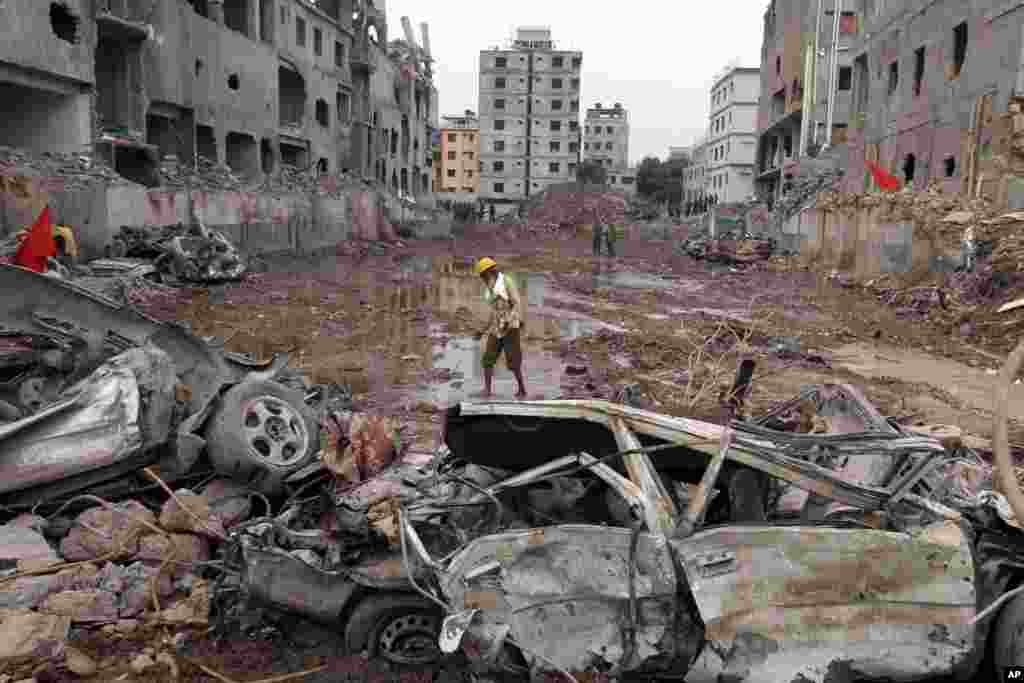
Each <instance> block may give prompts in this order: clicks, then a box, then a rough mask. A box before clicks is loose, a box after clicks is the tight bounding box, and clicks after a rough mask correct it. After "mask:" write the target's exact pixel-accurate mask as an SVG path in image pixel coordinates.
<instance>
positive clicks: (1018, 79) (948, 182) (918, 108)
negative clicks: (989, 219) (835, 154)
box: [843, 0, 1024, 199]
mask: <svg viewBox="0 0 1024 683" xmlns="http://www.w3.org/2000/svg"><path fill="white" fill-rule="evenodd" d="M860 5H861V7H860V12H861V15H862V16H863V21H864V31H863V32H860V33H858V34H857V36H856V41H855V42H854V44H853V45H852V49H851V59H852V64H853V96H854V104H853V110H852V113H851V116H850V127H851V132H850V140H849V143H848V145H847V155H848V159H847V167H848V172H847V174H846V177H845V179H844V185H843V189H844V190H848V191H853V192H861V191H864V190H866V189H869V188H870V187H871V184H872V181H871V177H870V174H869V173H868V172H867V169H866V164H865V160H870V161H875V162H876V163H878V164H879V165H880V166H882V167H883V168H885V169H887V170H888V171H889V172H891V173H893V174H894V175H896V176H898V177H899V178H900V179H901V180H903V181H904V182H906V183H907V184H908V185H911V186H913V187H916V188H923V187H925V186H926V185H927V184H928V183H929V182H931V181H938V182H939V183H940V184H941V185H942V187H943V189H944V190H946V191H949V192H955V191H960V190H962V191H964V192H965V193H973V192H975V191H977V190H978V189H980V190H981V191H982V192H983V193H984V194H987V195H989V196H991V197H992V198H993V199H995V198H997V196H999V195H1001V193H1006V192H1007V191H1010V192H1014V193H1016V194H1019V193H1020V191H1021V190H1024V182H1022V179H1020V178H1019V177H1017V176H1012V175H1009V176H1004V175H1003V174H1002V173H1000V172H998V171H997V169H991V172H989V173H986V170H985V168H984V167H985V166H986V162H988V161H992V160H994V159H996V158H997V157H999V156H1000V155H1002V154H1004V153H1008V152H1009V150H1008V147H1009V139H1010V137H1012V135H1013V134H1014V133H1016V132H1017V129H1018V126H1019V124H1017V123H1015V122H1014V120H1013V118H1012V117H1000V116H998V115H999V114H1002V113H1004V112H1007V110H1008V108H1009V105H1010V101H1011V98H1012V96H1013V95H1014V94H1017V95H1019V94H1021V92H1022V91H1024V67H1022V66H1021V65H1022V64H1024V58H1022V55H1024V38H1022V33H1021V32H1022V29H1024V7H1022V6H1021V5H1020V3H1015V2H1006V1H1005V0H980V1H979V2H972V3H964V2H952V1H951V0H942V1H940V2H931V3H922V2H919V1H916V2H911V3H906V4H905V5H903V4H897V3H887V2H879V1H878V0H874V1H868V0H865V1H863V2H861V3H860ZM1008 125H1012V126H1013V130H1008V129H1005V128H1006V126H1008ZM979 167H981V168H980V172H979ZM1000 181H1005V182H1007V183H1009V185H1010V187H1005V186H1004V187H1002V188H999V187H996V185H997V184H998V183H999V182H1000ZM967 185H970V186H971V187H967ZM989 185H991V187H988V186H989ZM1003 196H1004V197H1005V195H1003Z"/></svg>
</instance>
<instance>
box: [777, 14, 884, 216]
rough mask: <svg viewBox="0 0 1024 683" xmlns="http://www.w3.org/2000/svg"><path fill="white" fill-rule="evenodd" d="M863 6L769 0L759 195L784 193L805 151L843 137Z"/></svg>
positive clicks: (815, 149) (813, 152)
mask: <svg viewBox="0 0 1024 683" xmlns="http://www.w3.org/2000/svg"><path fill="white" fill-rule="evenodd" d="M871 1H872V2H874V1H876V0H871ZM877 1H878V2H886V1H887V0H877ZM861 4H863V0H771V1H770V3H769V5H768V9H767V10H766V11H765V14H764V39H763V42H762V45H761V97H760V106H759V108H758V116H757V130H758V135H759V139H758V151H757V174H758V175H757V186H758V190H759V192H760V194H761V195H762V196H764V197H766V198H773V197H777V196H778V195H779V194H781V192H782V191H783V190H784V188H785V187H786V186H787V183H788V181H790V180H791V179H792V177H793V176H794V174H795V173H796V171H797V166H798V163H799V161H800V159H801V158H803V157H805V156H807V155H808V153H809V152H810V153H811V154H816V153H817V150H818V149H820V148H821V147H828V146H831V145H833V144H841V143H842V142H844V141H845V139H846V132H847V119H848V118H849V111H850V105H851V102H852V97H851V95H852V93H851V85H850V83H851V81H850V75H851V64H852V59H851V55H850V48H851V46H852V45H853V43H854V41H855V40H856V39H857V36H858V34H859V33H860V32H861V26H860V24H861V18H862V16H863V11H862V10H861V9H860V7H859V6H860V5H861ZM837 8H838V9H839V16H838V17H837V16H836V9H837ZM833 47H835V49H833ZM830 109H831V111H830ZM829 122H831V126H832V128H831V130H829V129H828V126H829V125H830V123H829Z"/></svg>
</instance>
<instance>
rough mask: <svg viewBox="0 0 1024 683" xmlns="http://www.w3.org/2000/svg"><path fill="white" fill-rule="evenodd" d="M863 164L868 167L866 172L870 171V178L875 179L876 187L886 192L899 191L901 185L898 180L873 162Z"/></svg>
mask: <svg viewBox="0 0 1024 683" xmlns="http://www.w3.org/2000/svg"><path fill="white" fill-rule="evenodd" d="M865 163H867V165H868V170H869V171H871V177H872V178H874V179H875V182H876V183H878V187H880V188H882V189H883V190H885V191H887V192H889V191H895V190H898V189H900V186H901V185H902V183H901V182H900V179H899V178H897V177H896V176H894V175H893V174H891V173H889V172H888V171H886V170H885V169H884V168H882V167H881V166H879V165H878V164H876V163H875V162H873V161H865Z"/></svg>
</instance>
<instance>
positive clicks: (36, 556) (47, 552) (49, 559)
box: [0, 524, 60, 571]
mask: <svg viewBox="0 0 1024 683" xmlns="http://www.w3.org/2000/svg"><path fill="white" fill-rule="evenodd" d="M58 562H60V557H59V556H58V555H57V553H56V551H54V549H53V548H51V547H50V544H49V543H47V542H46V539H45V538H43V535H42V534H40V533H39V532H37V531H33V530H32V529H30V528H28V527H25V526H17V525H14V524H4V525H3V526H0V571H3V570H7V569H12V568H14V567H17V568H19V569H21V570H22V571H24V570H26V569H35V568H39V567H42V566H47V565H50V564H55V563H58Z"/></svg>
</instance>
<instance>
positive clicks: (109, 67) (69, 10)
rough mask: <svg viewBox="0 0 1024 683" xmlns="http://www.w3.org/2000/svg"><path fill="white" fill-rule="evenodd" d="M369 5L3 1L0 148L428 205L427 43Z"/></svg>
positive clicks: (134, 169) (157, 179) (134, 176)
mask: <svg viewBox="0 0 1024 683" xmlns="http://www.w3.org/2000/svg"><path fill="white" fill-rule="evenodd" d="M403 28H405V40H395V41H391V42H389V41H388V36H387V25H386V16H385V12H384V8H383V2H382V1H381V0H378V5H375V4H374V1H373V0H315V1H313V0H60V1H55V2H49V1H45V0H5V1H4V2H0V95H3V97H0V118H2V119H3V120H4V122H5V123H4V125H3V126H0V145H6V146H11V147H23V148H27V149H28V150H29V151H32V152H73V153H80V154H86V153H93V154H95V155H97V156H99V157H102V158H103V159H105V160H106V162H107V163H108V164H109V165H111V166H112V167H113V168H114V169H115V170H116V171H117V172H118V173H120V174H121V175H122V176H124V177H126V178H128V179H130V180H133V181H136V182H139V183H142V184H144V185H149V186H158V185H160V184H161V182H162V178H161V174H160V170H161V169H160V162H161V160H163V159H164V158H165V157H167V156H175V157H177V158H178V159H179V160H180V161H181V162H183V163H185V164H186V165H189V166H191V165H192V164H193V163H195V162H196V161H197V157H198V156H201V157H204V158H206V159H208V160H210V161H212V162H214V164H216V165H220V166H222V167H226V168H229V169H230V170H231V171H233V172H234V174H235V175H236V176H238V177H240V178H242V179H243V180H244V181H247V183H248V182H252V183H254V184H255V183H258V182H259V181H261V180H264V179H267V178H279V177H280V172H281V170H282V168H283V167H285V166H289V167H291V168H292V169H293V170H296V169H297V170H299V171H302V172H304V173H305V174H307V175H310V176H314V175H316V174H317V173H320V174H331V175H334V174H337V173H339V172H344V171H349V172H352V173H354V174H357V175H362V176H364V177H367V178H376V179H378V180H379V181H381V182H383V183H386V184H387V185H388V187H389V189H392V190H393V191H396V192H397V191H401V190H402V189H404V190H405V191H406V192H408V193H409V194H413V195H424V196H426V195H429V192H430V176H431V168H430V167H431V165H432V158H431V154H430V151H431V145H430V140H431V134H432V131H433V128H435V127H436V122H437V106H436V101H437V93H436V90H435V88H434V86H433V82H432V75H431V69H430V57H429V44H428V40H427V36H426V31H425V29H426V27H425V25H423V37H422V42H423V45H422V46H420V45H417V44H416V42H415V40H414V38H413V36H412V31H411V27H410V26H409V24H408V21H407V20H405V19H404V18H403Z"/></svg>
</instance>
